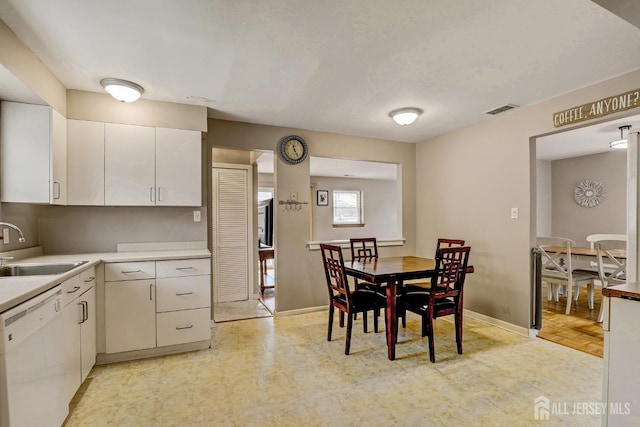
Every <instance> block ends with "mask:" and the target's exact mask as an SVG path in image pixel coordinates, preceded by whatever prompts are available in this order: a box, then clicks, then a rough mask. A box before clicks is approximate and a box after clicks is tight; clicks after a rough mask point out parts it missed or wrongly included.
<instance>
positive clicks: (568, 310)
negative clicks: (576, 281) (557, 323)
mask: <svg viewBox="0 0 640 427" xmlns="http://www.w3.org/2000/svg"><path fill="white" fill-rule="evenodd" d="M565 289H566V290H567V309H566V310H565V311H564V313H565V314H569V313H571V300H572V299H573V298H572V295H571V291H572V289H573V286H572V284H568V285H567V286H565Z"/></svg>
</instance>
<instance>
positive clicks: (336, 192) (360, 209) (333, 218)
mask: <svg viewBox="0 0 640 427" xmlns="http://www.w3.org/2000/svg"><path fill="white" fill-rule="evenodd" d="M341 193H342V194H357V209H358V218H357V219H358V221H357V222H347V221H339V220H338V221H336V209H340V208H348V207H345V206H339V205H340V203H337V199H336V196H337V195H340V194H341ZM332 200H333V206H332V212H331V224H332V226H333V227H334V228H338V227H364V225H365V222H364V192H363V191H362V190H333V191H332ZM350 209H352V208H350Z"/></svg>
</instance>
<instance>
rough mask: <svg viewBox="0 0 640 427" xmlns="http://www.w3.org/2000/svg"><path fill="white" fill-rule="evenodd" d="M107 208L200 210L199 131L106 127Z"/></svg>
mask: <svg viewBox="0 0 640 427" xmlns="http://www.w3.org/2000/svg"><path fill="white" fill-rule="evenodd" d="M104 132H105V139H104V144H105V145H104V153H105V154H104V165H105V166H104V168H105V169H104V177H105V178H104V187H105V190H104V191H105V193H104V201H105V205H107V206H200V205H201V200H202V196H201V193H202V164H201V158H202V153H201V149H202V144H201V139H200V138H201V134H200V132H198V131H190V130H181V129H165V128H153V127H146V126H133V125H120V124H112V123H106V124H105V130H104Z"/></svg>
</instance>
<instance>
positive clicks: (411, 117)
mask: <svg viewBox="0 0 640 427" xmlns="http://www.w3.org/2000/svg"><path fill="white" fill-rule="evenodd" d="M420 114H422V110H421V109H419V108H399V109H397V110H393V111H392V112H390V113H389V117H391V118H392V119H393V120H394V121H395V122H396V123H397V124H399V125H401V126H407V125H410V124H411V123H413V122H415V121H416V119H417V118H418V116H419V115H420Z"/></svg>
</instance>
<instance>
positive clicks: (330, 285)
mask: <svg viewBox="0 0 640 427" xmlns="http://www.w3.org/2000/svg"><path fill="white" fill-rule="evenodd" d="M320 251H321V252H322V262H323V264H324V273H325V277H326V280H327V289H328V291H329V298H330V300H334V299H335V298H339V299H344V300H345V303H346V305H347V306H349V305H350V300H351V292H350V289H349V281H348V280H347V275H346V274H345V271H344V258H343V257H342V249H341V248H340V246H335V245H328V244H325V243H321V244H320Z"/></svg>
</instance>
